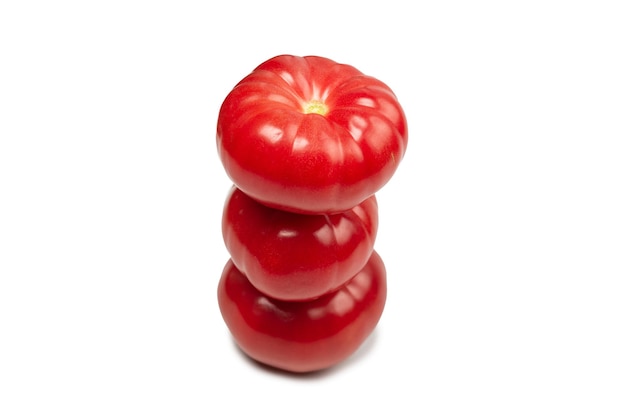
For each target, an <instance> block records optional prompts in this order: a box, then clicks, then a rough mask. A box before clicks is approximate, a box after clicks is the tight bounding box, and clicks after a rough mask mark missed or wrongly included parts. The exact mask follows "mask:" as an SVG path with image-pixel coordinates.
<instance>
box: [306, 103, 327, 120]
mask: <svg viewBox="0 0 626 418" xmlns="http://www.w3.org/2000/svg"><path fill="white" fill-rule="evenodd" d="M303 112H304V113H306V114H308V113H317V114H318V115H322V116H324V115H325V114H326V113H328V106H326V104H325V103H323V102H320V101H319V100H310V101H308V102H307V103H305V104H304V106H303Z"/></svg>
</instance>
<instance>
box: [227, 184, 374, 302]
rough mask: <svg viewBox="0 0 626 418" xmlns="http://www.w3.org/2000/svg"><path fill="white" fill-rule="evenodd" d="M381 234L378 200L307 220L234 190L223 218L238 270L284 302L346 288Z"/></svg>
mask: <svg viewBox="0 0 626 418" xmlns="http://www.w3.org/2000/svg"><path fill="white" fill-rule="evenodd" d="M377 230H378V204H377V202H376V197H375V196H371V197H369V198H368V199H366V200H365V201H364V202H362V203H361V204H359V205H357V206H356V207H354V208H352V209H351V210H349V211H346V212H341V213H337V214H331V215H303V214H296V213H292V212H285V211H281V210H278V209H273V208H269V207H267V206H265V205H262V204H260V203H258V202H257V201H255V200H254V199H252V198H250V197H249V196H247V195H246V194H245V193H243V192H242V191H241V190H239V189H237V188H236V187H233V188H232V189H231V191H230V193H229V195H228V197H227V199H226V204H225V205H224V214H223V217H222V235H223V238H224V243H225V244H226V249H227V250H228V252H229V253H230V256H231V258H232V260H233V263H234V264H235V266H236V267H237V268H238V269H239V270H241V272H242V273H243V274H244V275H246V276H247V277H248V279H249V280H250V282H251V283H252V284H253V285H254V287H256V288H257V289H259V290H260V291H261V292H263V293H265V294H266V295H268V296H270V297H272V298H275V299H281V300H308V299H314V298H317V297H319V296H321V295H322V294H324V293H327V292H330V291H332V290H334V289H336V288H338V287H339V286H341V285H343V284H344V283H345V282H346V281H347V280H349V279H350V278H351V277H352V276H354V275H355V274H356V273H357V272H358V271H359V270H361V268H363V266H364V265H365V263H367V260H368V259H369V257H370V255H371V254H372V251H373V250H374V242H375V240H376V233H377Z"/></svg>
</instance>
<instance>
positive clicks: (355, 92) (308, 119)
mask: <svg viewBox="0 0 626 418" xmlns="http://www.w3.org/2000/svg"><path fill="white" fill-rule="evenodd" d="M311 103H321V104H322V105H321V107H323V108H324V110H323V111H321V113H324V114H323V115H322V114H319V113H316V112H315V111H313V112H312V113H306V112H307V111H308V110H307V107H308V106H309V105H310V104H311ZM319 107H320V106H317V107H316V106H313V107H312V108H313V109H315V110H318V108H319ZM407 139H408V129H407V122H406V117H405V115H404V112H403V110H402V108H401V106H400V104H399V103H398V100H397V98H396V96H395V95H394V93H393V92H392V91H391V89H390V88H389V87H388V86H387V85H385V84H384V83H382V82H380V81H378V80H377V79H375V78H373V77H369V76H366V75H364V74H362V73H361V72H360V71H358V70H357V69H355V68H354V67H352V66H349V65H345V64H339V63H336V62H334V61H332V60H329V59H326V58H322V57H315V56H306V57H297V56H291V55H281V56H278V57H274V58H272V59H270V60H268V61H266V62H264V63H263V64H261V65H260V66H258V67H257V68H256V69H255V70H254V71H253V72H252V73H251V74H249V75H248V76H247V77H245V78H244V79H243V80H241V81H240V82H239V83H238V84H237V85H236V86H235V87H234V88H233V90H232V91H231V92H230V93H229V94H228V95H227V97H226V99H225V100H224V102H223V104H222V106H221V108H220V112H219V116H218V123H217V148H218V153H219V156H220V159H221V161H222V163H223V166H224V168H225V170H226V173H227V174H228V176H229V177H230V178H231V179H232V181H233V182H234V183H235V184H236V185H237V187H239V188H240V189H241V190H242V191H244V192H245V193H246V194H248V195H249V196H251V197H253V198H254V199H256V200H258V201H260V202H262V203H263V204H265V205H267V206H271V207H274V208H278V209H283V210H287V211H292V212H298V213H309V214H312V213H336V212H342V211H346V210H349V209H350V208H352V207H354V206H356V205H357V204H359V203H361V202H362V201H363V200H365V199H366V198H367V197H369V196H371V195H373V194H374V193H375V192H376V191H378V190H379V189H380V188H381V187H382V186H383V185H384V184H386V183H387V182H388V181H389V179H390V178H391V176H392V175H393V174H394V172H395V171H396V169H397V167H398V165H399V164H400V161H401V160H402V158H403V156H404V153H405V149H406V146H407Z"/></svg>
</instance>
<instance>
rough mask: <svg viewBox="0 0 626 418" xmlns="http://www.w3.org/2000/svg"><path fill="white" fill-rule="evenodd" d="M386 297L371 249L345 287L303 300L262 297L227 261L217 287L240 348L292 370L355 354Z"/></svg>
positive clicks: (379, 263) (382, 271) (380, 265)
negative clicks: (368, 256)
mask: <svg viewBox="0 0 626 418" xmlns="http://www.w3.org/2000/svg"><path fill="white" fill-rule="evenodd" d="M386 297H387V277H386V271H385V266H384V264H383V262H382V260H381V258H380V257H379V255H378V254H377V253H376V252H375V251H374V252H373V253H372V256H371V257H370V259H369V261H368V263H367V264H366V265H365V267H364V268H363V269H362V270H361V271H360V272H359V273H357V274H356V275H355V276H354V277H353V278H352V279H351V280H350V281H348V282H347V283H346V284H345V285H343V286H342V287H340V288H339V289H337V290H336V291H334V292H331V293H329V294H326V295H324V296H321V297H319V298H317V299H314V300H311V301H307V302H287V301H280V300H276V299H272V298H270V297H268V296H266V295H265V294H263V293H261V292H259V290H257V289H256V288H255V287H254V286H252V284H251V283H250V281H249V280H248V279H247V278H246V277H245V275H243V274H242V273H241V272H240V271H239V270H238V269H237V268H236V267H235V265H234V264H233V263H232V261H231V260H229V261H228V262H227V264H226V266H225V268H224V270H223V273H222V277H221V279H220V282H219V285H218V303H219V308H220V311H221V314H222V316H223V318H224V321H225V322H226V325H227V326H228V328H229V330H230V332H231V334H232V336H233V338H234V340H235V342H236V343H237V345H238V346H239V347H240V348H241V350H242V351H243V352H244V353H246V354H247V355H248V356H250V357H251V358H253V359H255V360H257V361H259V362H261V363H264V364H266V365H269V366H273V367H276V368H279V369H283V370H287V371H291V372H311V371H317V370H322V369H325V368H328V367H331V366H333V365H335V364H337V363H339V362H341V361H343V360H345V359H346V358H347V357H349V356H350V355H351V354H353V353H354V352H355V351H356V350H357V349H358V348H359V346H360V345H361V344H362V343H363V342H364V341H365V339H366V338H367V337H368V336H369V335H370V334H371V332H372V331H373V330H374V328H375V327H376V325H377V323H378V321H379V319H380V317H381V315H382V312H383V308H384V305H385V301H386Z"/></svg>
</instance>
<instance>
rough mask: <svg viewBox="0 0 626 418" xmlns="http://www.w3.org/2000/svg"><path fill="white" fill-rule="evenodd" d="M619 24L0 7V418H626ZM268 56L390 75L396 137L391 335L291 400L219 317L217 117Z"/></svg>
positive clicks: (526, 17)
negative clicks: (399, 109)
mask: <svg viewBox="0 0 626 418" xmlns="http://www.w3.org/2000/svg"><path fill="white" fill-rule="evenodd" d="M620 3H623V2H620V1H613V2H610V1H597V0H596V1H550V0H544V1H533V0H530V1H523V2H522V1H520V2H498V1H474V2H463V1H437V2H414V3H411V2H408V1H391V0H387V1H382V2H373V1H366V0H361V1H358V2H348V1H338V0H335V1H324V0H316V1H310V2H297V1H259V2H252V1H250V2H240V1H239V2H238V1H220V2H217V1H215V2H212V1H204V2H203V1H196V2H191V1H176V2H174V1H171V2H166V1H150V2H149V1H137V0H127V1H115V0H113V1H106V2H81V1H56V2H52V1H49V2H44V1H39V2H36V1H5V2H2V5H1V6H0V60H1V65H0V212H1V216H0V416H2V417H7V418H9V417H10V418H13V417H49V416H62V417H143V416H146V417H148V416H149V417H206V416H212V417H222V416H245V414H247V415H248V416H250V414H254V416H258V415H259V414H261V416H264V415H268V416H269V415H270V414H271V415H272V416H276V417H298V416H302V417H309V416H310V417H319V416H327V417H335V416H337V417H339V416H351V417H352V416H353V417H358V416H363V415H365V414H368V416H369V415H372V416H403V417H404V416H411V417H418V416H419V417H466V416H477V417H565V416H567V417H572V416H576V417H579V416H580V417H603V418H608V417H618V416H619V417H624V416H625V415H626V354H625V353H626V303H625V298H626V292H625V285H624V283H625V281H626V221H625V214H626V197H625V194H626V168H625V158H626V152H625V149H626V148H625V141H626V24H625V22H626V14H625V13H624V10H623V9H621V8H619V7H618V6H620ZM622 5H623V4H622ZM409 6H410V7H409ZM282 53H289V54H294V55H309V54H315V55H322V56H326V57H328V58H331V59H334V60H336V61H339V62H344V63H348V64H351V65H353V66H355V67H357V68H358V69H360V70H361V71H363V72H365V73H367V74H369V75H372V76H375V77H377V78H379V79H381V80H382V81H384V82H385V83H387V84H388V85H389V86H391V88H392V89H393V90H394V91H395V92H396V94H397V96H398V98H399V100H400V102H401V103H402V105H403V107H404V109H405V111H406V114H407V117H408V121H409V131H410V138H409V148H408V150H407V154H406V157H405V159H404V160H403V161H402V164H401V166H400V169H399V170H398V171H397V173H396V175H395V176H394V178H392V180H391V181H390V183H388V184H387V186H385V187H384V188H383V190H381V191H380V193H379V194H378V200H379V205H380V229H379V236H378V241H377V245H376V248H377V250H378V252H379V253H380V254H381V256H382V258H383V260H384V261H385V263H386V265H387V270H388V280H389V296H388V299H387V306H386V309H385V312H384V315H383V318H382V319H381V322H380V323H379V326H378V328H377V330H376V331H375V333H374V334H373V335H372V337H371V338H370V339H369V340H368V341H367V342H366V343H365V344H364V346H363V347H362V349H361V350H360V351H359V352H358V353H357V354H356V355H355V356H353V357H352V358H351V359H350V360H348V361H346V362H345V363H343V364H342V365H340V366H338V367H336V368H334V369H331V370H328V371H326V372H323V373H319V374H315V375H313V376H300V377H295V376H291V375H287V374H283V373H277V372H272V371H269V370H267V369H264V368H260V367H258V366H256V365H255V364H253V363H252V362H250V361H248V360H247V359H246V358H245V357H243V356H242V355H241V354H240V353H239V352H238V350H237V349H236V348H235V346H234V344H233V342H232V340H231V338H230V335H229V333H228V330H227V329H226V327H225V325H224V323H223V321H222V318H221V316H220V313H219V310H218V308H217V301H216V286H217V281H218V279H219V275H220V273H221V270H222V267H223V266H224V264H225V262H226V260H227V258H228V254H227V253H226V251H225V249H224V247H223V243H222V238H221V232H220V218H221V210H222V204H223V201H224V198H225V196H226V193H227V190H228V188H229V187H230V181H229V180H228V178H227V177H226V175H225V173H224V172H223V169H222V167H221V165H220V162H219V160H218V158H217V153H216V147H215V125H216V119H217V113H218V109H219V106H220V104H221V102H222V100H223V99H224V97H225V96H226V94H227V93H228V92H229V91H230V89H231V88H232V87H233V86H234V84H235V83H236V82H238V81H239V80H240V79H241V78H242V77H243V76H245V75H246V74H248V73H249V72H250V71H251V70H252V69H253V68H254V67H255V66H256V65H258V64H260V63H261V62H262V61H264V60H266V59H268V58H270V57H272V56H274V55H278V54H282ZM394 411H395V412H394Z"/></svg>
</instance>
